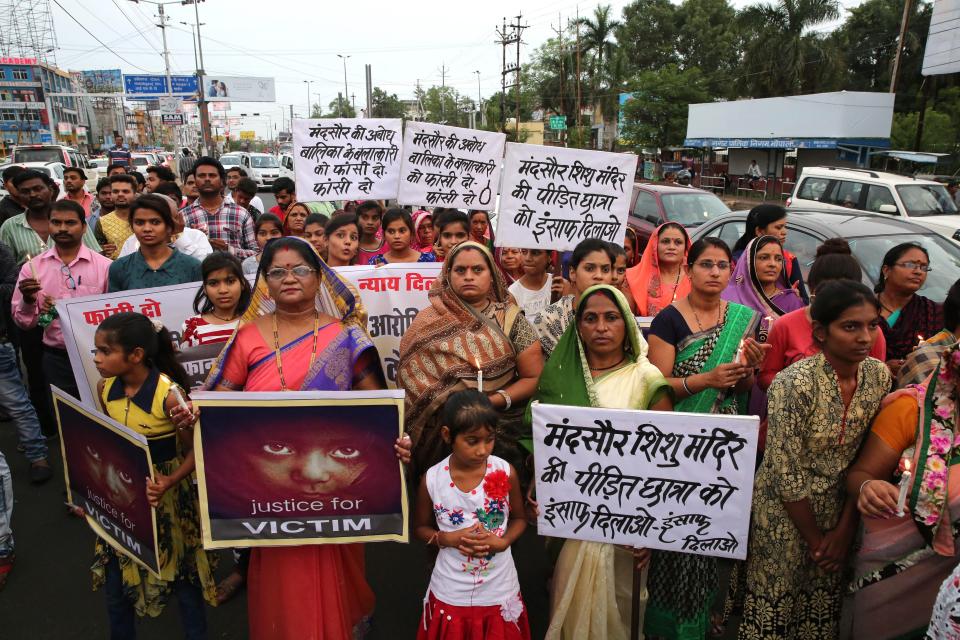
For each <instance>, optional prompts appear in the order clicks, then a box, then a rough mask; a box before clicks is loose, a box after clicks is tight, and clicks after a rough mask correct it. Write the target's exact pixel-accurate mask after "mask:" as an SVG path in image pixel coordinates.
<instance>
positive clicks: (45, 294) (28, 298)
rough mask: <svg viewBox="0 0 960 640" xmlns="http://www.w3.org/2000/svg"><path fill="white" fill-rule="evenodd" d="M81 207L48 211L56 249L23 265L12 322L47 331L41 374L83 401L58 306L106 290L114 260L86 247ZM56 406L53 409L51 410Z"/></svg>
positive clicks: (61, 205) (64, 203) (59, 205)
mask: <svg viewBox="0 0 960 640" xmlns="http://www.w3.org/2000/svg"><path fill="white" fill-rule="evenodd" d="M84 213H85V212H84V210H83V207H82V206H80V205H79V204H77V203H76V202H73V201H72V200H59V201H57V202H56V203H55V204H54V205H53V207H52V208H51V209H50V218H49V226H48V228H49V232H50V236H51V237H52V238H53V242H54V246H53V248H51V249H47V250H46V251H44V252H43V253H41V254H40V255H38V256H36V257H35V258H33V260H32V261H31V262H32V264H30V263H28V264H25V265H23V267H22V268H21V269H20V276H19V277H18V278H17V288H16V289H15V290H14V292H13V304H12V308H13V321H14V322H16V323H17V326H19V327H20V328H21V329H24V330H27V331H30V330H33V329H35V328H36V327H41V328H42V330H43V356H42V362H43V374H44V377H45V378H46V379H47V382H48V383H49V384H53V385H56V386H58V387H60V389H62V390H63V391H66V392H67V393H69V394H71V395H72V396H74V397H75V398H79V397H80V394H79V391H78V389H77V384H76V381H75V379H74V376H73V369H71V367H70V358H69V357H68V356H67V350H66V348H65V347H64V343H63V331H62V330H61V328H60V319H59V318H58V317H57V311H56V308H55V306H54V305H55V304H56V302H57V300H61V299H63V298H77V297H81V296H90V295H94V294H98V293H106V291H107V274H108V272H109V270H110V264H111V262H110V260H109V259H108V258H105V257H104V256H102V255H100V254H99V253H97V252H95V251H92V250H91V249H89V248H88V247H86V246H84V244H83V234H84V233H85V232H86V230H87V222H86V215H84ZM51 406H52V405H51Z"/></svg>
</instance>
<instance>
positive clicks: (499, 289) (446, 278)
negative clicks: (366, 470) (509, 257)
mask: <svg viewBox="0 0 960 640" xmlns="http://www.w3.org/2000/svg"><path fill="white" fill-rule="evenodd" d="M467 249H473V250H476V251H479V252H480V253H481V254H482V255H483V257H484V259H485V260H486V262H487V267H488V268H489V269H490V273H491V275H492V278H493V281H492V283H491V289H490V294H489V298H490V300H491V303H492V304H497V305H502V306H507V307H508V312H509V311H514V312H515V313H519V311H518V309H517V307H516V306H515V305H509V300H510V297H509V296H510V294H509V293H508V292H507V286H506V283H505V282H504V280H503V275H502V274H501V273H500V270H499V269H497V268H496V267H495V265H494V261H493V256H492V255H491V254H490V251H489V250H488V249H487V248H486V247H485V246H483V245H482V244H479V243H477V242H473V241H467V242H464V243H462V244H459V245H457V246H456V247H454V248H453V249H452V250H451V251H450V253H449V255H448V256H447V260H446V261H445V262H444V263H443V270H442V271H441V272H440V277H439V278H437V279H436V280H435V281H434V283H433V286H432V287H431V288H430V293H429V294H428V298H429V301H430V306H428V307H427V308H426V309H423V310H422V311H420V313H418V314H417V317H416V318H415V319H414V321H413V324H411V325H410V328H409V329H407V331H406V333H404V334H403V338H402V339H401V341H400V363H399V365H398V367H397V385H398V386H399V387H400V388H402V389H404V390H405V391H406V422H407V431H408V432H409V433H410V437H411V438H412V439H413V442H414V444H415V445H416V443H417V441H418V439H419V438H420V435H421V432H422V431H423V427H424V425H425V424H426V423H427V421H428V420H429V419H430V418H431V417H432V416H433V415H434V414H435V413H436V412H437V411H439V410H440V409H441V408H442V407H443V403H444V402H445V401H446V399H447V397H448V396H449V395H450V394H451V393H453V392H454V391H458V390H460V389H465V388H467V385H466V384H464V383H463V381H464V380H465V379H466V380H471V381H473V380H476V376H477V367H478V366H479V367H480V368H481V369H483V376H484V388H485V389H490V390H492V389H499V388H501V387H502V385H503V384H504V383H505V382H507V381H509V380H510V379H511V378H512V377H513V375H514V370H515V368H516V363H517V362H516V361H517V354H516V353H515V352H514V349H513V345H512V344H511V343H510V340H509V338H508V337H507V336H506V335H505V334H504V332H503V330H502V329H501V328H500V327H499V326H497V325H496V323H495V322H493V321H492V320H490V319H488V318H486V317H485V316H483V315H481V314H480V313H479V312H477V311H476V310H475V309H474V308H473V307H472V306H470V305H469V304H467V303H466V302H465V301H464V300H463V299H462V298H461V297H460V296H459V295H457V293H456V292H455V291H454V290H453V287H452V286H451V284H450V272H451V269H452V266H453V263H454V261H455V260H456V257H457V255H459V254H460V253H462V252H463V251H464V250H467ZM508 316H509V313H508ZM509 324H512V321H508V326H509Z"/></svg>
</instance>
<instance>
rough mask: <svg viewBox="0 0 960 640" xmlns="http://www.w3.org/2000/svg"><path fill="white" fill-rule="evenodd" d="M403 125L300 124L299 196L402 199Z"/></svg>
mask: <svg viewBox="0 0 960 640" xmlns="http://www.w3.org/2000/svg"><path fill="white" fill-rule="evenodd" d="M401 122H402V121H401V120H400V119H399V118H323V119H309V120H303V119H302V120H294V121H293V154H294V158H295V160H294V167H295V168H296V183H297V198H298V199H299V200H303V201H309V200H316V201H331V200H389V199H392V198H396V197H397V185H398V182H399V178H400V153H401V147H402V146H403V133H402V132H401Z"/></svg>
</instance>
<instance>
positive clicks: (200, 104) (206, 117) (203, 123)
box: [192, 0, 213, 153]
mask: <svg viewBox="0 0 960 640" xmlns="http://www.w3.org/2000/svg"><path fill="white" fill-rule="evenodd" d="M192 1H193V17H194V23H195V24H196V25H197V50H198V51H199V52H200V68H199V69H197V84H198V85H199V86H198V89H199V97H200V99H199V100H198V101H197V108H198V109H199V110H200V132H201V134H202V136H203V152H204V153H211V152H212V150H213V136H212V135H210V114H209V113H208V112H207V101H206V100H205V99H204V94H203V40H202V39H201V38H200V26H201V25H202V24H203V23H202V22H200V8H199V5H200V2H201V1H202V0H192Z"/></svg>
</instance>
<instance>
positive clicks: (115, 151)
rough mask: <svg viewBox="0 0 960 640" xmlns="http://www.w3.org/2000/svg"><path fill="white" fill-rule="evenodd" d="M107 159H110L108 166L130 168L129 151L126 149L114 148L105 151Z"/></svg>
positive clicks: (130, 157)
mask: <svg viewBox="0 0 960 640" xmlns="http://www.w3.org/2000/svg"><path fill="white" fill-rule="evenodd" d="M107 157H108V158H110V164H119V165H122V166H124V167H127V166H130V162H131V159H132V156H131V155H130V150H129V149H127V148H126V147H114V148H112V149H110V151H107Z"/></svg>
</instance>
